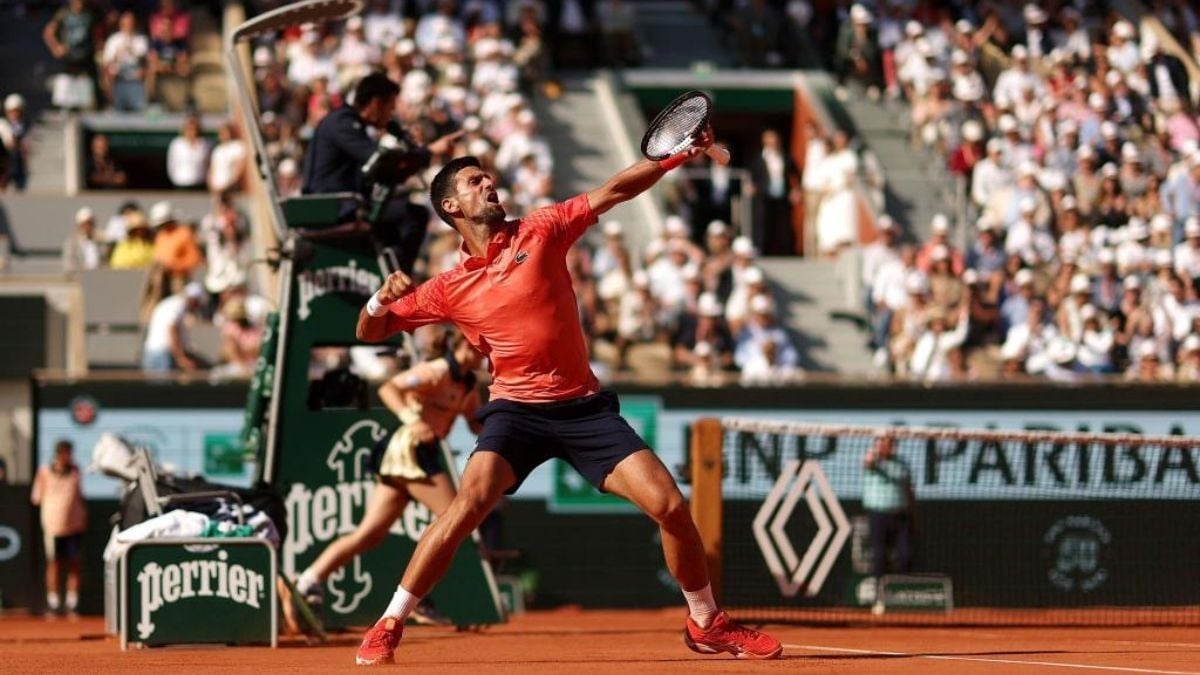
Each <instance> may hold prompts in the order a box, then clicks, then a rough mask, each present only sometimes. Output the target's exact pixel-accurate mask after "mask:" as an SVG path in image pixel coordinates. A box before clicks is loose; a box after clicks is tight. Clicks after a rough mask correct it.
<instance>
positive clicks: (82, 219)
mask: <svg viewBox="0 0 1200 675" xmlns="http://www.w3.org/2000/svg"><path fill="white" fill-rule="evenodd" d="M75 226H76V228H77V229H76V230H75V232H73V233H71V236H69V237H67V240H66V241H65V242H63V247H62V266H63V272H66V273H67V274H71V273H73V272H79V271H81V270H94V269H96V268H97V267H99V266H100V244H99V243H98V242H97V241H96V216H95V214H93V213H92V210H91V209H90V208H88V207H86V206H85V207H83V208H81V209H79V210H78V211H76V212H75Z"/></svg>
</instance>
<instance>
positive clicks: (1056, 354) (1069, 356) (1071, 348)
mask: <svg viewBox="0 0 1200 675" xmlns="http://www.w3.org/2000/svg"><path fill="white" fill-rule="evenodd" d="M1046 356H1048V357H1050V360H1051V361H1053V362H1055V363H1057V364H1060V365H1061V364H1064V363H1070V362H1071V361H1074V360H1075V345H1074V344H1073V343H1072V342H1071V341H1070V340H1068V339H1067V338H1064V337H1058V338H1055V339H1053V340H1051V341H1050V344H1049V345H1047V346H1046Z"/></svg>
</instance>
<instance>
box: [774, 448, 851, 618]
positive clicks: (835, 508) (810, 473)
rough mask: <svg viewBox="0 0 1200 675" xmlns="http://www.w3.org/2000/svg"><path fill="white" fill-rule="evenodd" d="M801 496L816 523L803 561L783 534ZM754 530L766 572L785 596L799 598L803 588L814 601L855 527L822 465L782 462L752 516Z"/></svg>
mask: <svg viewBox="0 0 1200 675" xmlns="http://www.w3.org/2000/svg"><path fill="white" fill-rule="evenodd" d="M801 497H803V498H804V503H805V505H807V506H808V510H809V512H811V513H812V517H813V520H815V521H816V524H817V532H816V534H815V535H814V536H813V538H812V541H810V542H809V544H808V548H807V549H805V551H804V556H803V557H799V556H797V555H796V549H795V547H794V546H793V545H792V541H791V538H790V537H789V535H788V533H787V532H786V530H785V528H786V527H787V524H788V521H789V520H791V517H792V513H793V512H794V511H795V509H796V505H797V504H798V503H799V502H800V498H801ZM752 527H753V531H754V539H755V541H757V542H758V548H759V550H761V551H762V554H763V560H764V561H766V563H767V569H769V570H770V571H771V576H772V577H774V578H775V583H776V584H778V585H779V592H780V593H782V594H783V596H784V597H786V598H793V597H795V596H796V594H797V593H799V592H800V589H804V595H805V596H807V597H810V598H811V597H814V596H816V595H817V594H818V593H820V592H821V586H823V585H824V584H825V578H826V577H827V576H829V570H830V569H831V568H832V567H833V564H834V563H835V562H836V561H837V558H838V555H839V554H840V553H841V551H842V547H843V546H844V545H845V544H846V539H848V538H849V537H850V529H851V528H850V521H849V520H847V519H846V513H845V512H844V511H842V505H841V504H839V503H838V500H837V495H835V494H834V493H833V489H832V488H831V487H830V486H829V479H828V478H826V477H825V472H824V471H823V470H822V469H821V465H820V464H818V463H817V462H814V461H811V460H810V461H807V462H803V464H802V463H801V462H800V460H791V461H789V462H787V463H785V464H784V467H783V471H782V472H781V473H780V474H779V480H777V481H775V486H774V487H772V488H771V492H770V493H769V494H768V495H767V498H766V499H765V500H763V504H762V507H761V508H759V510H758V514H757V515H755V516H754V523H753V525H752Z"/></svg>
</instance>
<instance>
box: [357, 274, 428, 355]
mask: <svg viewBox="0 0 1200 675" xmlns="http://www.w3.org/2000/svg"><path fill="white" fill-rule="evenodd" d="M414 290H416V285H414V284H413V281H412V279H410V278H409V277H408V275H407V274H405V273H404V272H392V273H391V274H389V275H388V278H387V279H385V280H384V282H383V285H382V286H380V287H379V290H378V291H375V295H372V296H371V299H370V300H368V301H367V304H366V306H364V307H363V308H362V309H361V310H359V312H358V325H357V326H356V327H355V329H354V335H355V337H357V338H358V339H359V340H360V341H362V342H382V341H384V340H386V339H388V338H389V337H391V336H393V335H395V334H396V333H398V332H400V331H401V330H403V325H402V319H401V317H399V316H397V315H396V314H394V313H392V311H391V309H390V308H389V307H388V305H391V304H392V303H394V302H396V301H397V300H399V299H400V298H402V297H404V296H406V295H408V294H409V293H412V292H413V291H414Z"/></svg>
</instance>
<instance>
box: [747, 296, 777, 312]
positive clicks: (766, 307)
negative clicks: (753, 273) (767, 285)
mask: <svg viewBox="0 0 1200 675" xmlns="http://www.w3.org/2000/svg"><path fill="white" fill-rule="evenodd" d="M750 311H751V312H753V313H755V314H774V313H775V303H774V302H772V301H771V298H769V297H767V296H765V295H756V296H754V297H753V298H751V299H750Z"/></svg>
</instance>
